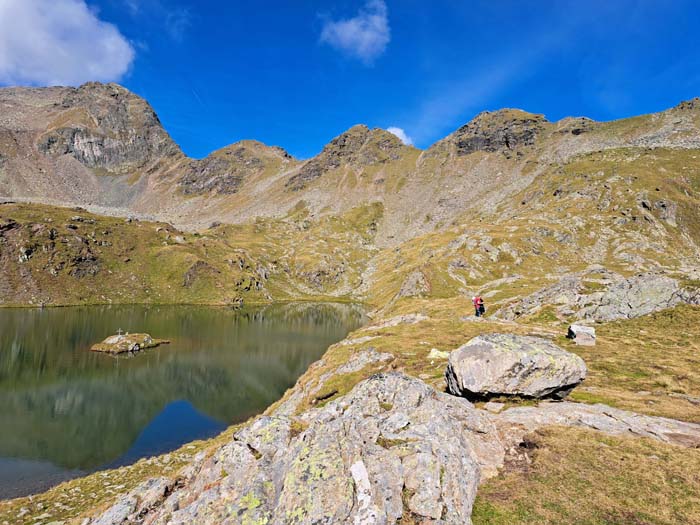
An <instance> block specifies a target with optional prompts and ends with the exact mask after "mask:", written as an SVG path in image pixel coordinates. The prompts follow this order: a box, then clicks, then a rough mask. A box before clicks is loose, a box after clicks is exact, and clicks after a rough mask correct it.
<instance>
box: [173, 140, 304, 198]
mask: <svg viewBox="0 0 700 525" xmlns="http://www.w3.org/2000/svg"><path fill="white" fill-rule="evenodd" d="M296 164H297V161H296V160H295V159H294V157H292V156H291V155H290V154H289V153H287V152H286V151H285V150H283V149H282V148H280V147H274V146H273V147H270V146H266V145H264V144H262V143H260V142H257V141H252V140H246V141H241V142H238V143H236V144H233V145H231V146H227V147H226V148H223V149H221V150H219V151H216V152H214V153H212V154H211V155H209V156H208V157H206V158H204V159H202V160H193V161H190V162H189V163H188V164H187V165H186V166H184V167H183V171H184V172H185V173H184V175H183V176H182V178H180V180H179V182H178V184H179V185H180V187H181V188H182V192H183V193H184V194H185V195H202V194H204V195H207V194H216V195H231V194H233V193H237V192H238V191H239V190H240V187H241V185H242V184H243V183H244V182H245V180H246V179H249V178H251V177H253V176H255V175H264V174H265V173H268V174H272V173H276V172H278V171H280V170H284V169H289V168H291V167H293V166H295V165H296Z"/></svg>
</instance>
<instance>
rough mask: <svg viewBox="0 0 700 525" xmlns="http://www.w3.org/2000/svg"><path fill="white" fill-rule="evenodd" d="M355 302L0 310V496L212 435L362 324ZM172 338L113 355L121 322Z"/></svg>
mask: <svg viewBox="0 0 700 525" xmlns="http://www.w3.org/2000/svg"><path fill="white" fill-rule="evenodd" d="M362 321H363V316H362V312H361V310H360V309H359V308H358V307H355V306H352V305H336V304H288V305H272V306H266V307H260V308H245V309H243V310H238V311H234V310H231V309H226V308H216V307H200V306H104V307H102V306H93V307H71V308H50V309H44V310H39V309H0V471H2V472H3V474H2V475H0V498H7V497H14V496H19V495H23V494H27V493H31V492H35V491H37V490H42V489H45V488H47V487H48V486H51V485H53V484H55V483H56V482H58V481H62V480H63V479H67V478H70V477H74V476H76V475H80V474H82V473H85V472H90V471H94V470H96V469H99V468H105V467H111V466H117V465H123V464H128V463H132V462H134V461H136V460H137V459H139V458H141V457H145V456H150V455H154V454H159V453H163V452H167V451H169V450H173V449H175V448H177V447H178V446H180V445H181V444H183V443H186V442H188V441H191V440H194V439H200V438H206V437H210V436H212V435H215V434H217V433H218V432H220V431H221V430H223V429H224V428H225V427H226V426H228V425H230V424H232V423H235V422H239V421H243V420H245V419H246V418H248V417H250V416H251V415H254V414H256V413H260V412H262V411H263V410H264V409H265V408H266V407H267V406H269V405H270V404H271V403H273V402H274V401H276V400H277V399H279V398H280V397H281V396H282V394H283V393H284V392H285V390H286V389H287V388H289V387H291V386H292V385H293V384H294V382H295V381H296V379H297V378H298V377H299V376H300V375H301V374H302V373H303V372H304V371H305V370H306V369H307V367H308V366H309V364H311V363H312V362H313V361H315V360H317V359H318V358H319V357H320V356H321V355H322V354H323V352H324V351H325V349H326V348H327V347H328V346H329V345H331V344H333V343H334V342H336V341H339V340H340V339H342V338H343V337H345V335H346V334H347V333H348V332H349V331H351V330H353V329H355V328H357V327H358V326H359V325H360V324H361V323H362ZM119 328H121V329H123V330H127V331H130V332H147V333H150V334H151V335H152V336H153V337H156V338H163V339H170V340H171V341H172V343H171V344H170V345H166V346H161V347H159V348H155V349H151V350H147V351H145V352H141V353H139V354H137V355H134V356H132V357H121V358H114V357H110V356H106V355H102V354H97V353H94V352H89V351H88V349H89V347H90V346H91V345H92V344H93V343H95V342H98V341H101V340H102V339H104V338H105V337H106V336H108V335H110V334H112V333H115V332H116V331H117V329H119Z"/></svg>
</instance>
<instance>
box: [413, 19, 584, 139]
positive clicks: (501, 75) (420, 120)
mask: <svg viewBox="0 0 700 525" xmlns="http://www.w3.org/2000/svg"><path fill="white" fill-rule="evenodd" d="M578 24H579V20H578V19H577V18H576V17H575V16H573V15H572V16H571V17H570V18H569V20H568V21H566V22H562V23H561V24H560V26H559V27H558V28H557V29H556V30H552V31H549V32H540V33H538V34H533V36H532V38H531V39H530V40H529V41H528V45H527V47H525V48H514V49H509V50H505V51H504V52H502V53H501V54H499V55H496V56H493V57H492V58H491V59H490V60H489V61H488V62H484V65H483V66H481V67H479V68H475V69H472V70H470V71H468V72H466V73H465V74H462V75H461V76H458V77H455V78H452V79H451V80H450V83H449V84H447V85H444V84H443V85H440V86H439V87H436V88H435V89H434V90H433V92H432V93H430V94H429V95H428V96H427V97H426V98H425V99H424V100H423V101H422V102H421V104H420V105H419V106H418V107H417V108H416V109H414V110H412V111H411V116H410V117H409V118H408V119H406V129H407V130H408V132H409V133H411V136H412V137H413V138H414V139H415V140H416V142H417V143H418V144H426V143H427V142H428V141H432V140H435V139H436V138H438V137H441V136H444V135H445V134H447V133H449V132H451V131H453V130H454V129H455V127H456V126H458V125H461V124H463V123H465V122H464V121H463V120H460V119H464V118H465V117H467V116H468V115H469V114H475V113H477V112H479V111H482V110H484V109H497V108H488V107H487V105H488V103H489V100H492V99H493V97H494V96H497V95H498V94H500V93H502V92H503V91H505V90H506V89H508V88H509V87H510V86H512V85H513V84H514V83H515V82H517V81H519V80H521V79H523V78H524V77H526V76H527V75H529V74H532V73H533V72H534V71H535V70H536V69H537V67H539V64H541V63H542V62H544V61H545V60H546V59H547V58H549V57H551V56H552V54H554V53H556V52H557V50H559V49H560V48H561V45H562V42H565V41H567V40H568V39H570V35H571V34H575V32H576V27H577V25H578ZM524 109H527V108H524Z"/></svg>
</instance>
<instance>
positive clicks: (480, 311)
mask: <svg viewBox="0 0 700 525" xmlns="http://www.w3.org/2000/svg"><path fill="white" fill-rule="evenodd" d="M472 304H473V305H474V315H476V316H477V317H481V316H482V315H484V314H485V313H486V308H484V300H483V299H482V298H481V296H480V295H477V296H475V297H472Z"/></svg>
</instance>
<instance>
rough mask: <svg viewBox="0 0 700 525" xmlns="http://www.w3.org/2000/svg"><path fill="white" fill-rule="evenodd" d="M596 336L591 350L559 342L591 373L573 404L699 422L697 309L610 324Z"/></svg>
mask: <svg viewBox="0 0 700 525" xmlns="http://www.w3.org/2000/svg"><path fill="white" fill-rule="evenodd" d="M597 332H598V342H597V344H596V346H594V347H580V346H574V345H573V343H571V342H568V341H566V340H562V341H560V343H561V344H562V346H565V347H567V348H568V349H569V350H572V351H574V352H576V353H577V354H579V355H580V356H581V357H583V359H584V360H585V361H586V364H587V365H588V369H589V374H588V377H587V378H586V381H585V382H584V385H583V386H582V387H580V388H578V389H577V390H575V391H574V393H573V394H572V398H573V400H575V401H583V402H602V403H606V404H610V405H614V406H617V407H619V408H623V409H626V410H632V411H635V412H641V413H644V414H650V415H654V416H664V417H671V418H674V419H681V420H685V421H693V422H700V307H697V306H687V305H684V306H679V307H676V308H673V309H669V310H664V311H662V312H657V313H654V314H651V315H647V316H644V317H640V318H638V319H631V320H625V321H617V322H613V323H608V324H605V325H602V326H600V327H598V328H597Z"/></svg>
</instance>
